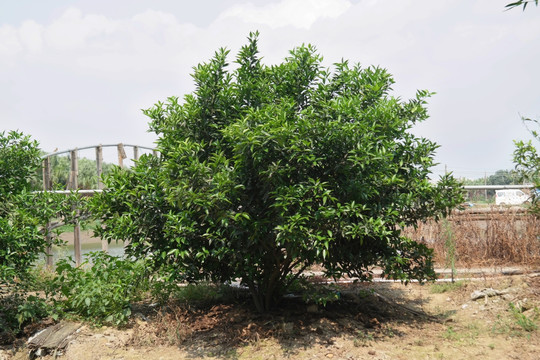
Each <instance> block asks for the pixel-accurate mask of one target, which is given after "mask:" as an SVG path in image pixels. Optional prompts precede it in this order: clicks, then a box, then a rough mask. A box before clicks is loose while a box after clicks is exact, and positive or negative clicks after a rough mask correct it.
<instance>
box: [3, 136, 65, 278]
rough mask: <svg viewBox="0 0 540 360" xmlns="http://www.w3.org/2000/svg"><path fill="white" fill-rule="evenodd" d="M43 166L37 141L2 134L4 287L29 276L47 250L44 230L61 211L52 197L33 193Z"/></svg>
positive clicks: (26, 137)
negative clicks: (31, 269)
mask: <svg viewBox="0 0 540 360" xmlns="http://www.w3.org/2000/svg"><path fill="white" fill-rule="evenodd" d="M40 165H41V162H40V158H39V149H38V144H37V142H36V141H34V140H32V139H30V137H29V136H25V135H23V134H22V133H19V132H16V131H11V132H9V133H7V134H6V133H5V132H0V199H1V200H0V284H1V283H5V282H11V281H13V280H14V279H15V278H16V277H18V278H21V277H24V276H25V274H27V272H28V269H29V267H30V265H31V264H32V263H33V262H34V261H35V260H36V259H37V257H38V256H39V254H41V253H43V252H44V250H45V247H46V243H45V239H44V234H45V232H44V231H45V230H44V229H43V230H42V229H41V227H42V226H43V225H44V224H46V223H47V220H48V219H50V218H51V217H52V216H54V215H55V214H56V213H57V212H58V211H59V205H58V204H57V203H55V202H54V201H53V200H52V197H49V196H47V195H45V194H35V193H32V192H31V187H32V185H31V180H32V177H33V176H34V174H35V172H36V169H38V168H39V167H40Z"/></svg>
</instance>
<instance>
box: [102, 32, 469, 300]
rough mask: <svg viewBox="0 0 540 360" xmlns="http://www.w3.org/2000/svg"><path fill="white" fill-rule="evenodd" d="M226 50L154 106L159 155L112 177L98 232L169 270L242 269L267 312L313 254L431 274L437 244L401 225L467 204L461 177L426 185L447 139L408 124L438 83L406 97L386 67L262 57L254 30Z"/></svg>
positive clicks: (209, 274) (367, 275) (351, 264)
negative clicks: (421, 134) (406, 232)
mask: <svg viewBox="0 0 540 360" xmlns="http://www.w3.org/2000/svg"><path fill="white" fill-rule="evenodd" d="M227 54H228V51H226V50H224V49H221V50H219V51H218V52H216V54H215V56H214V57H213V58H212V59H211V60H210V61H209V62H207V63H204V64H200V65H198V66H196V67H195V71H194V74H193V79H194V80H195V85H196V90H195V91H194V93H193V94H191V95H187V96H186V97H185V98H184V101H183V102H182V103H181V102H180V101H179V100H178V99H177V98H175V97H171V98H169V99H168V100H167V101H166V102H165V103H158V104H157V105H156V106H155V107H153V108H151V109H149V110H147V111H145V113H146V115H148V116H149V117H150V118H151V123H150V127H151V129H152V130H153V131H154V132H155V133H156V134H158V135H159V140H158V148H159V151H160V153H161V154H162V156H161V157H160V158H155V157H152V156H145V157H143V158H141V160H140V161H139V162H138V164H137V166H136V167H135V168H134V169H133V171H131V172H125V171H115V172H113V173H112V175H111V176H110V177H109V178H108V180H107V181H106V185H107V188H108V190H107V191H106V192H104V193H103V194H102V195H101V196H98V197H96V198H95V201H94V202H93V210H92V211H93V212H94V213H96V214H97V215H98V216H99V218H100V219H101V221H102V224H103V225H104V226H103V228H102V229H99V230H98V232H99V233H100V235H101V236H103V237H105V238H107V239H109V240H112V239H124V240H129V246H128V250H127V251H128V253H129V254H132V255H134V256H137V257H148V258H149V259H151V261H153V262H154V264H155V265H156V266H163V267H167V268H168V269H169V270H170V274H171V279H183V280H187V281H189V282H197V281H204V280H212V281H218V282H227V281H232V280H234V279H240V281H241V283H242V284H243V285H245V286H246V287H248V288H249V289H250V291H251V294H252V295H253V299H254V302H255V304H256V306H257V307H258V309H259V310H261V311H264V310H267V309H268V308H270V307H271V306H272V305H273V304H274V303H275V300H276V299H277V298H278V296H279V295H280V294H281V293H282V292H283V291H285V289H286V288H287V286H288V285H290V284H291V283H293V282H294V281H295V279H296V278H298V277H299V276H301V275H302V273H303V271H304V270H305V269H306V268H308V267H309V266H311V265H313V264H320V265H322V266H323V267H324V269H325V273H326V275H327V276H331V277H335V278H339V277H341V276H344V275H349V276H353V277H359V278H361V279H371V277H372V273H371V269H372V267H373V266H380V267H382V269H383V272H384V276H386V277H391V278H394V279H399V280H402V281H405V282H406V281H409V280H411V279H420V280H422V279H425V278H430V277H432V276H434V273H433V268H432V263H431V257H430V256H431V251H430V250H429V249H428V248H427V247H425V246H424V245H422V244H418V243H416V242H414V241H412V240H410V239H408V238H405V237H404V236H402V234H401V231H400V229H401V228H402V227H404V226H411V225H412V226H415V225H416V224H417V222H418V221H422V220H426V219H427V218H433V217H434V218H436V219H438V218H440V217H441V216H444V215H445V214H447V213H448V212H449V211H450V210H451V209H452V208H453V207H454V206H455V205H456V204H457V203H458V202H459V201H461V192H460V189H459V186H458V184H457V183H456V182H455V181H454V179H453V178H452V177H451V176H445V177H443V178H441V180H440V182H439V183H438V184H437V185H433V184H431V183H430V181H429V179H428V175H429V174H430V168H431V167H432V166H433V165H434V161H433V154H434V151H435V150H436V149H437V145H436V144H435V143H433V142H431V141H429V140H427V139H424V138H418V137H415V136H414V135H413V134H412V133H411V132H410V129H411V127H412V126H413V125H414V124H416V123H417V122H420V121H423V120H425V119H426V118H427V117H428V115H427V111H426V109H425V104H426V101H425V99H426V98H427V97H429V95H430V93H429V92H427V91H418V93H417V96H416V98H414V99H411V100H409V101H403V100H401V99H400V98H397V97H394V96H391V95H390V92H391V86H392V84H393V79H392V77H391V75H390V74H389V73H388V72H387V71H386V70H384V69H381V68H377V67H368V68H362V67H361V66H360V65H356V64H354V65H352V64H349V62H347V61H342V62H340V63H338V64H335V65H334V70H333V71H331V70H329V69H325V68H323V67H322V65H321V61H322V58H321V56H319V55H318V54H317V53H316V51H315V49H314V48H313V47H311V46H301V47H298V48H296V49H294V50H292V51H291V52H290V56H289V57H287V58H286V59H285V61H284V62H283V63H281V64H279V65H275V66H266V65H263V64H262V62H261V59H260V57H259V55H258V49H257V36H256V34H252V35H251V36H250V39H249V44H248V45H246V46H244V47H243V48H242V49H241V51H240V52H239V54H238V57H237V59H236V66H235V68H234V69H232V70H229V69H228V63H227Z"/></svg>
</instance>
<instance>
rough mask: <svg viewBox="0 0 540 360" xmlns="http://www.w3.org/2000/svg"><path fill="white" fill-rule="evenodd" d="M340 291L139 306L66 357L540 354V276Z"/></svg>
mask: <svg viewBox="0 0 540 360" xmlns="http://www.w3.org/2000/svg"><path fill="white" fill-rule="evenodd" d="M485 288H493V289H494V290H497V291H499V294H498V295H496V296H493V297H480V298H479V299H477V300H472V299H471V294H472V293H473V292H474V291H479V290H482V289H485ZM340 290H341V294H342V298H341V299H340V300H339V301H338V302H336V303H333V304H331V305H328V306H327V307H326V308H315V307H313V306H311V307H310V306H306V305H305V303H303V302H302V301H301V300H299V299H291V300H287V301H285V302H284V303H283V304H282V307H281V308H280V311H279V312H278V311H275V312H274V313H272V314H267V315H259V314H257V313H255V312H254V311H253V310H252V308H251V306H250V303H249V301H247V300H243V299H239V300H237V301H235V302H232V303H225V304H207V305H204V306H199V307H186V306H180V305H170V306H169V307H168V309H167V311H161V312H156V311H148V308H146V311H145V310H144V309H145V308H144V307H140V309H142V310H140V311H141V312H138V310H136V309H135V310H134V313H135V315H134V319H133V321H132V322H131V324H130V325H129V326H128V327H127V328H125V329H114V328H100V329H95V328H91V327H89V326H88V325H84V326H83V327H82V328H81V331H80V333H79V335H78V336H77V338H76V339H75V340H73V341H72V342H71V343H70V344H69V346H68V348H67V351H66V353H65V354H64V355H63V356H62V357H60V359H77V360H85V359H125V360H129V359H145V360H150V359H206V358H213V359H403V360H411V359H453V360H456V359H538V358H539V357H540V330H537V329H536V330H535V328H537V327H538V326H539V325H540V313H539V310H538V308H540V277H538V276H537V277H533V276H529V275H514V276H504V277H494V278H484V279H474V280H470V281H465V282H461V283H459V284H458V285H449V284H437V285H424V286H421V285H418V284H411V285H408V286H404V285H401V284H395V283H376V284H371V285H355V286H351V285H349V286H344V287H342V288H341V289H340ZM510 304H512V306H514V309H515V310H512V308H511V305H510ZM410 310H413V311H410ZM419 314H420V315H419ZM422 314H425V315H422ZM26 358H27V352H26V351H25V349H19V350H18V352H16V353H15V354H14V353H13V352H10V351H6V350H4V351H3V352H1V353H0V359H26ZM52 358H53V357H52V356H48V357H45V358H44V359H52Z"/></svg>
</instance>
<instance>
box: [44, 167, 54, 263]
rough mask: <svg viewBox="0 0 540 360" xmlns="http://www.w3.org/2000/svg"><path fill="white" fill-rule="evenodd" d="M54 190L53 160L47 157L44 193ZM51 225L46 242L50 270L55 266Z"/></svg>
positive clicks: (47, 231)
mask: <svg viewBox="0 0 540 360" xmlns="http://www.w3.org/2000/svg"><path fill="white" fill-rule="evenodd" d="M51 189H52V183H51V158H50V157H46V158H45V159H43V191H49V190H51ZM50 231H51V223H50V222H47V224H46V225H45V241H46V243H47V248H46V249H45V256H46V263H47V267H48V268H49V269H52V266H53V254H52V245H51V244H52V238H51V234H50Z"/></svg>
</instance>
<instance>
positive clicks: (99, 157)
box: [96, 145, 103, 190]
mask: <svg viewBox="0 0 540 360" xmlns="http://www.w3.org/2000/svg"><path fill="white" fill-rule="evenodd" d="M96 170H97V187H98V189H99V190H101V189H103V182H102V181H101V174H103V146H101V145H98V146H96Z"/></svg>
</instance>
